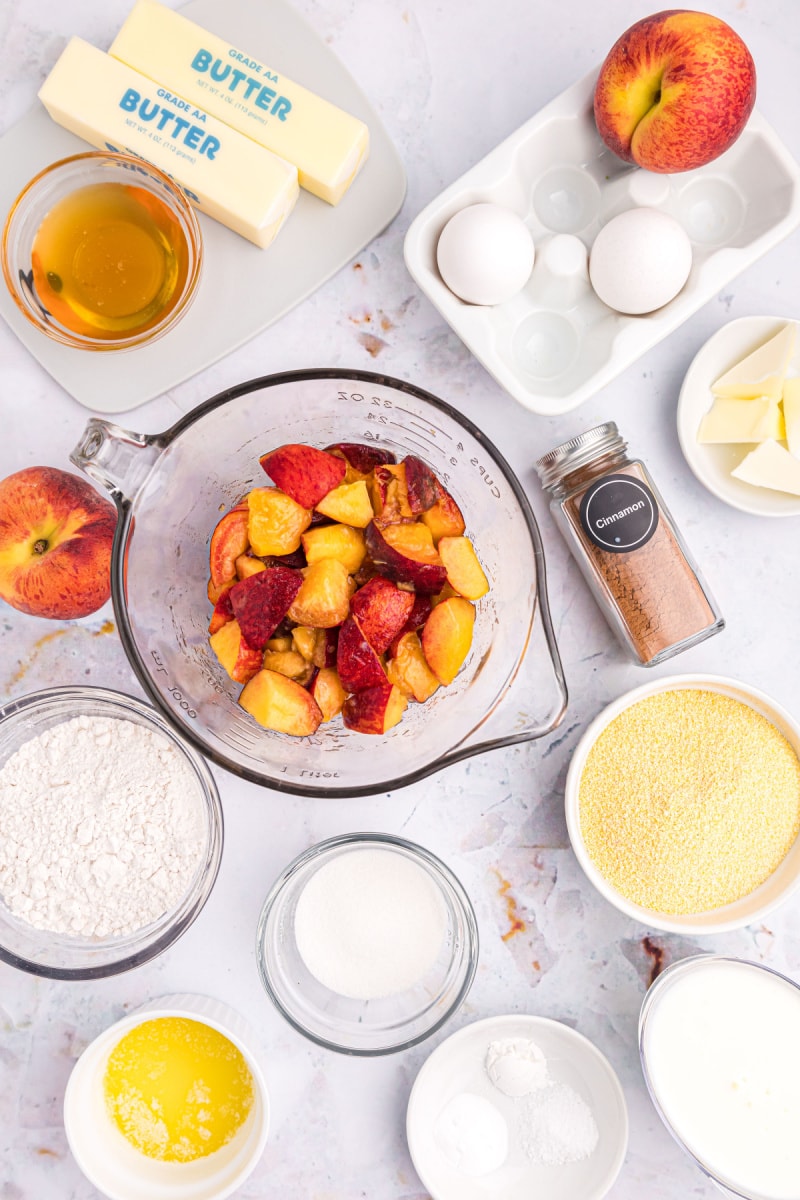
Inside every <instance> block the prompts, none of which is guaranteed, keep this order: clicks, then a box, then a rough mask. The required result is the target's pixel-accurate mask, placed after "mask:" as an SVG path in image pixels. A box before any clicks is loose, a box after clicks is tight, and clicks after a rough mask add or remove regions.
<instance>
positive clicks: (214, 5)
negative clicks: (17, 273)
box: [0, 0, 406, 413]
mask: <svg viewBox="0 0 800 1200" xmlns="http://www.w3.org/2000/svg"><path fill="white" fill-rule="evenodd" d="M182 11H183V12H184V13H185V15H186V16H187V17H191V18H192V20H194V21H197V22H198V23H199V24H200V25H202V26H203V27H204V28H206V29H209V30H211V31H212V32H213V33H218V34H220V35H221V36H222V37H226V38H228V39H229V40H230V41H231V42H233V43H238V44H239V45H240V46H242V47H244V48H247V47H248V46H249V47H258V46H263V47H268V48H269V49H268V57H269V58H270V60H271V61H272V62H274V63H276V64H279V65H280V67H281V69H282V70H283V71H285V73H286V74H287V75H288V76H290V77H291V78H294V79H297V80H298V81H299V82H303V81H307V80H313V81H314V87H315V88H316V90H318V91H319V92H320V93H321V94H322V95H323V96H325V98H326V99H328V100H331V101H333V103H334V104H338V105H339V106H340V107H341V108H344V109H346V111H348V112H351V113H353V114H354V115H355V116H357V117H360V118H361V120H362V121H365V122H366V124H367V125H368V126H369V132H370V154H369V158H368V159H367V162H366V164H365V166H364V168H363V169H362V171H361V173H360V175H359V176H358V178H357V179H356V181H355V183H354V184H353V186H352V188H351V189H350V191H349V192H348V193H347V195H346V196H344V198H343V199H342V201H341V203H340V204H339V205H338V206H337V207H336V208H331V206H330V205H329V204H326V203H325V202H324V200H319V199H318V198H317V197H316V196H311V195H309V194H308V193H307V192H301V193H300V199H299V200H298V202H297V207H296V208H295V210H294V211H293V212H292V214H291V215H290V217H289V219H288V220H287V222H286V225H285V226H284V228H283V229H282V230H281V232H280V234H279V236H278V237H277V239H276V240H275V242H274V243H273V245H272V246H270V247H269V248H268V249H267V250H260V249H259V248H258V247H257V246H253V245H251V244H250V242H246V241H245V240H244V238H241V237H238V236H237V234H235V233H232V232H231V231H230V230H229V229H226V228H225V227H224V226H222V225H219V224H218V223H217V222H216V221H212V220H211V219H210V218H208V217H205V216H203V215H202V214H200V225H201V226H202V231H203V241H204V247H205V254H204V264H203V276H202V280H201V282H200V287H199V289H198V294H197V296H196V298H195V301H194V304H193V305H192V307H191V309H190V310H189V312H188V313H187V314H186V316H185V318H184V319H183V320H182V321H181V322H180V324H179V325H177V326H176V327H175V329H173V330H171V331H170V333H169V334H168V335H167V336H166V337H165V338H163V339H162V340H161V341H159V342H155V343H154V344H153V345H152V346H143V347H141V348H139V349H137V350H130V351H126V352H124V353H121V354H116V353H113V352H108V353H91V352H88V351H85V350H74V349H70V347H68V346H60V345H58V343H56V342H53V341H51V340H50V339H49V338H48V337H47V336H46V335H45V334H43V333H40V332H39V330H37V329H35V328H34V326H33V325H31V324H30V322H28V321H27V320H26V319H25V317H23V316H22V314H21V313H20V312H19V310H18V309H17V307H16V305H15V303H14V301H13V300H12V299H11V296H10V295H9V293H8V290H7V289H6V287H5V286H4V285H3V284H2V283H0V314H2V316H3V317H4V318H5V319H6V321H7V322H8V324H9V325H10V326H11V328H12V329H13V330H14V332H15V333H16V334H17V336H18V337H19V339H20V341H22V342H23V343H24V344H25V346H27V348H28V349H29V350H30V352H31V354H33V355H34V357H35V358H37V359H38V360H39V362H40V363H41V364H42V366H43V367H44V368H45V369H46V370H47V371H49V372H50V374H51V375H52V376H53V377H54V378H55V379H57V380H58V382H59V383H60V384H61V385H62V386H63V387H64V388H66V390H67V391H68V392H70V393H71V395H73V396H74V397H75V399H76V400H78V401H79V402H80V403H81V404H85V405H86V407H87V408H91V409H94V410H95V411H97V412H102V413H118V412H124V411H125V410H126V409H129V408H133V407H135V406H136V405H137V404H144V402H145V401H146V400H151V399H152V398H153V397H154V396H159V395H161V393H162V392H165V391H167V390H168V389H169V388H171V387H174V386H175V385H176V384H178V383H181V382H182V381H183V380H184V379H188V378H189V377H190V376H191V375H194V374H196V373H197V372H198V371H201V370H202V369H203V368H204V367H207V366H210V365H211V363H213V362H216V361H217V360H218V359H220V358H222V357H223V356H224V355H225V354H228V353H229V352H230V351H231V350H234V349H236V347H237V346H241V345H242V344H243V343H244V342H246V341H247V340H248V339H249V338H251V337H253V336H254V335H255V334H256V333H258V332H259V331H260V330H262V329H266V327H267V326H268V325H271V324H272V322H273V321H276V320H277V319H278V318H279V317H281V316H282V315H283V314H284V313H285V312H287V311H288V310H289V309H290V308H293V307H294V305H295V304H298V303H299V302H300V301H301V300H303V299H304V298H305V297H306V296H308V295H309V294H310V293H311V292H313V291H314V289H315V288H317V287H319V285H320V284H321V283H324V281H325V280H326V279H328V278H330V276H331V275H333V274H334V273H335V272H336V271H338V270H339V268H340V267H342V266H344V265H345V263H347V262H349V261H350V259H351V258H353V257H354V256H355V255H356V254H358V253H359V251H360V250H362V249H363V248H364V246H366V245H367V243H368V242H370V241H372V239H373V238H374V237H376V236H377V235H378V234H379V233H380V232H381V230H383V229H385V228H386V226H387V225H388V224H389V222H390V221H391V220H392V219H393V217H395V216H396V215H397V213H398V212H399V210H400V206H401V205H402V203H403V198H404V196H405V188H406V180H405V171H404V169H403V165H402V163H401V161H400V158H399V156H398V154H397V151H396V150H395V149H394V146H393V145H392V143H391V141H390V140H389V136H388V134H387V133H386V130H385V129H384V128H383V126H382V125H381V122H380V120H379V118H378V116H377V114H376V113H375V111H374V110H373V109H372V108H371V106H370V104H369V102H368V101H367V99H366V97H365V96H364V95H363V93H362V92H361V91H360V90H359V88H358V85H357V84H356V82H355V80H354V79H353V78H352V76H351V75H350V74H349V72H348V71H347V70H346V68H345V67H344V66H343V65H342V63H341V62H340V61H339V60H338V58H337V57H336V55H335V54H334V53H333V52H332V51H331V50H330V48H329V47H328V46H326V45H325V43H324V42H323V41H322V40H321V39H320V38H319V37H318V36H317V35H316V33H314V31H313V30H312V29H311V28H310V27H309V26H308V25H306V23H305V21H304V20H303V19H302V17H300V16H299V14H298V13H296V12H295V11H294V9H292V8H291V6H290V5H289V4H287V3H285V0H269V3H261V2H260V0H192V3H190V4H187V5H186V7H185V8H184V9H183V10H182ZM86 149H87V145H86V143H85V142H83V141H82V140H81V139H80V138H77V137H75V136H74V135H73V134H71V133H68V132H67V131H66V130H65V129H62V128H61V127H60V126H59V125H56V124H55V122H54V121H51V119H50V117H49V116H48V115H47V113H46V112H45V110H44V108H43V107H42V106H41V104H39V102H38V101H37V103H36V104H35V105H34V107H33V109H32V110H31V111H30V112H29V113H27V114H26V116H24V117H23V118H22V120H21V121H19V122H18V124H17V125H15V126H14V128H13V129H11V130H9V132H8V133H7V134H5V136H4V137H2V138H0V213H2V214H3V216H4V215H5V213H7V212H8V210H9V208H10V207H11V205H12V203H13V202H14V199H15V198H16V196H17V195H18V193H19V192H20V191H21V190H22V188H23V187H24V185H25V184H26V183H27V181H28V180H29V179H30V178H31V176H33V175H35V174H36V172H37V171H40V170H41V169H42V168H43V167H46V166H47V165H48V163H51V162H55V160H56V159H59V158H64V157H66V156H67V155H69V154H78V153H80V152H81V151H84V150H86Z"/></svg>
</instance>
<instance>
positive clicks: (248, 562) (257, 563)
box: [236, 554, 267, 579]
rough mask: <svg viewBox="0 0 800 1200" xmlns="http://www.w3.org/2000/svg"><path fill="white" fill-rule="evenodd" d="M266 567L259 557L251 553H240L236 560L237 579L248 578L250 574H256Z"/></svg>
mask: <svg viewBox="0 0 800 1200" xmlns="http://www.w3.org/2000/svg"><path fill="white" fill-rule="evenodd" d="M266 569H267V564H266V563H263V562H262V561H261V559H260V558H253V556H252V554H240V555H239V557H238V558H237V560H236V574H237V576H238V577H239V579H249V578H250V576H251V575H258V574H259V573H260V572H261V571H266Z"/></svg>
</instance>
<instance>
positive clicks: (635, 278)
mask: <svg viewBox="0 0 800 1200" xmlns="http://www.w3.org/2000/svg"><path fill="white" fill-rule="evenodd" d="M691 269H692V244H691V242H690V241H689V238H688V236H687V234H686V231H685V230H684V228H683V226H682V225H679V224H678V222H677V221H676V220H675V218H674V217H671V216H669V214H668V213H665V212H660V211H659V210H658V209H657V208H631V209H629V210H628V211H627V212H623V213H620V214H619V216H616V217H613V218H612V219H611V220H610V221H609V222H608V224H607V225H604V226H603V228H602V229H601V230H600V232H599V233H598V235H597V237H596V238H595V240H594V245H593V246H592V251H591V254H590V256H589V278H590V280H591V283H592V287H593V288H594V290H595V292H596V293H597V295H598V296H599V297H600V299H601V300H602V301H603V303H604V304H607V305H608V307H609V308H613V309H615V310H616V311H617V312H621V313H628V314H630V315H636V314H639V313H649V312H653V311H654V310H655V309H657V308H661V306H662V305H664V304H667V303H669V301H670V300H672V299H673V298H674V297H675V296H677V294H678V292H679V291H680V290H681V288H682V287H683V285H684V284H685V283H686V280H687V279H688V278H689V272H690V270H691Z"/></svg>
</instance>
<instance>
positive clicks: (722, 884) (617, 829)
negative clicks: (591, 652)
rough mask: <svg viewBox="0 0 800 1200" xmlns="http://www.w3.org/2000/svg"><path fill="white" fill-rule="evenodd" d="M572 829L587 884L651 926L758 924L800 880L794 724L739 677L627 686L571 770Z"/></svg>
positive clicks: (799, 749) (593, 727) (798, 758)
mask: <svg viewBox="0 0 800 1200" xmlns="http://www.w3.org/2000/svg"><path fill="white" fill-rule="evenodd" d="M565 807H566V817H567V828H568V830H569V836H570V841H571V843H572V848H573V850H574V851H575V855H576V857H577V859H578V862H579V863H580V865H581V867H582V868H583V871H584V872H585V874H586V876H587V877H588V879H589V881H590V882H591V883H592V884H593V885H594V886H595V888H596V889H597V890H598V891H599V892H600V894H601V895H602V896H604V897H605V898H606V899H607V900H608V901H609V902H610V903H611V904H613V905H615V907H616V908H618V909H620V911H622V912H623V913H625V914H626V915H628V916H630V917H633V918H634V919H635V920H637V921H640V922H641V923H642V924H644V925H647V926H650V927H651V928H655V929H663V930H667V931H669V932H674V933H685V934H690V935H695V934H711V933H721V932H724V931H726V930H730V929H738V928H740V927H741V926H744V925H749V924H751V923H753V922H755V921H760V920H762V919H763V918H764V917H765V916H766V914H767V913H769V912H771V911H772V910H773V909H774V908H776V907H777V906H778V905H779V904H782V903H783V902H784V901H785V900H787V899H788V898H789V896H790V895H791V894H792V893H793V892H794V891H795V890H796V889H797V888H798V887H799V886H800V836H799V835H800V724H798V722H797V721H796V720H795V719H794V718H793V717H792V716H790V714H789V713H787V712H786V710H785V709H783V708H781V706H780V705H779V704H777V703H776V702H775V701H774V700H772V699H771V698H770V697H769V696H767V695H765V694H764V693H763V692H760V691H759V690H758V689H756V688H753V687H751V686H750V685H749V684H745V683H742V682H740V681H738V680H735V679H728V678H724V677H722V676H712V675H707V676H706V675H674V676H671V677H667V678H664V679H659V680H656V681H654V682H653V683H648V684H645V685H644V686H643V687H640V688H636V689H634V690H633V691H631V692H627V693H626V694H625V695H623V696H621V697H620V698H619V699H618V700H615V701H614V702H613V703H611V704H609V705H608V706H607V707H606V708H605V709H604V710H603V711H602V712H601V713H600V714H599V715H598V716H597V717H596V718H595V719H594V721H592V723H591V724H590V725H589V727H588V728H587V730H586V732H585V733H584V735H583V737H582V738H581V740H580V742H579V743H578V746H577V747H576V750H575V752H574V754H573V756H572V760H571V762H570V766H569V771H568V773H567V782H566V790H565Z"/></svg>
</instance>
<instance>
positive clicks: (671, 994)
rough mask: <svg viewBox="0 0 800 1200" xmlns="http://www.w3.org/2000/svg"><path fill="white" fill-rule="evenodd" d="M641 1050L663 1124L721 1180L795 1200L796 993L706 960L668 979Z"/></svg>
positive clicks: (799, 1077) (799, 1024)
mask: <svg viewBox="0 0 800 1200" xmlns="http://www.w3.org/2000/svg"><path fill="white" fill-rule="evenodd" d="M657 987H659V990H658V992H657V993H656V994H654V995H653V998H652V1005H651V1007H650V1008H649V1009H648V1011H647V1015H646V1019H645V1022H644V1027H643V1030H644V1031H643V1041H642V1049H643V1055H644V1059H645V1066H646V1070H647V1073H648V1075H649V1081H650V1086H651V1088H652V1091H653V1095H654V1096H655V1098H656V1101H657V1103H658V1104H659V1106H660V1107H661V1110H662V1112H663V1115H664V1117H665V1119H666V1121H667V1123H668V1124H669V1125H671V1126H672V1128H673V1130H674V1131H675V1133H676V1134H677V1136H678V1137H679V1138H680V1139H681V1141H683V1142H684V1143H685V1145H686V1146H687V1148H688V1149H689V1150H690V1151H691V1152H692V1153H693V1154H694V1155H695V1156H696V1157H697V1158H698V1159H699V1160H700V1162H701V1163H702V1164H703V1165H704V1166H705V1167H706V1168H707V1169H708V1170H709V1171H710V1172H711V1173H713V1174H714V1175H716V1176H718V1177H719V1180H720V1182H722V1183H724V1184H727V1185H728V1186H729V1187H732V1188H735V1189H736V1190H737V1191H739V1192H742V1193H744V1194H746V1195H748V1196H752V1197H758V1200H799V1198H800V989H798V988H796V987H793V986H792V985H791V984H790V983H788V982H787V981H785V980H783V979H781V978H780V977H779V976H776V975H773V974H772V973H770V972H769V971H766V970H763V969H761V968H759V967H757V966H756V965H755V964H751V963H746V962H737V961H731V960H725V959H720V958H714V957H709V958H708V959H698V960H695V961H694V962H692V964H691V965H687V966H686V967H684V968H680V967H679V968H677V969H676V970H675V973H674V975H672V976H671V977H668V978H665V979H664V982H663V984H662V985H660V986H659V985H657Z"/></svg>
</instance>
